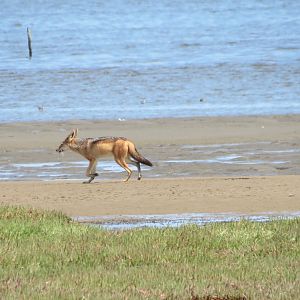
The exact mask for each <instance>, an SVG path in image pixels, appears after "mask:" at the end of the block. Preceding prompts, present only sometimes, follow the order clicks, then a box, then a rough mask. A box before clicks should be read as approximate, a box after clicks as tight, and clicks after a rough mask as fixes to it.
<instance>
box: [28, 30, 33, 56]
mask: <svg viewBox="0 0 300 300" xmlns="http://www.w3.org/2000/svg"><path fill="white" fill-rule="evenodd" d="M27 39H28V50H29V59H31V57H32V48H31V40H32V39H31V30H30V29H29V28H28V27H27Z"/></svg>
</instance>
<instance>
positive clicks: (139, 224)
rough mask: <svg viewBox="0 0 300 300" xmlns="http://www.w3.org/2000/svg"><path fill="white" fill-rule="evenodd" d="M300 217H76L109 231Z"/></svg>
mask: <svg viewBox="0 0 300 300" xmlns="http://www.w3.org/2000/svg"><path fill="white" fill-rule="evenodd" d="M296 217H300V211H297V212H282V213H272V212H264V213H259V214H239V213H190V214H168V215H117V216H95V217H84V216H79V217H74V218H73V219H74V220H75V221H77V222H81V223H86V224H90V225H92V226H95V227H99V228H104V229H109V230H128V229H136V228H145V227H151V228H164V227H179V226H184V225H191V224H194V225H199V226H204V225H207V224H211V223H224V222H237V221H241V220H249V221H253V222H267V221H270V220H273V219H289V218H296Z"/></svg>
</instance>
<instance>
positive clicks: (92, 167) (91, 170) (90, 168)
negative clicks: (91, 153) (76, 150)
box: [83, 159, 98, 183]
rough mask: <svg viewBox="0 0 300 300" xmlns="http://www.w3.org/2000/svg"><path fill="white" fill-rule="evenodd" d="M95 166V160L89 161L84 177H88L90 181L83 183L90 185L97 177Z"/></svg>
mask: <svg viewBox="0 0 300 300" xmlns="http://www.w3.org/2000/svg"><path fill="white" fill-rule="evenodd" d="M96 165H97V160H96V159H92V160H90V163H89V166H88V168H87V170H86V173H85V175H86V176H87V177H90V179H89V180H88V181H84V182H83V183H91V182H92V181H93V180H94V179H95V177H96V176H98V173H96Z"/></svg>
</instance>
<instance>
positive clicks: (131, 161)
mask: <svg viewBox="0 0 300 300" xmlns="http://www.w3.org/2000/svg"><path fill="white" fill-rule="evenodd" d="M128 163H129V164H131V165H134V166H136V168H137V169H138V178H137V179H138V180H141V179H142V172H141V164H140V163H139V162H138V161H135V160H133V159H131V158H129V160H128Z"/></svg>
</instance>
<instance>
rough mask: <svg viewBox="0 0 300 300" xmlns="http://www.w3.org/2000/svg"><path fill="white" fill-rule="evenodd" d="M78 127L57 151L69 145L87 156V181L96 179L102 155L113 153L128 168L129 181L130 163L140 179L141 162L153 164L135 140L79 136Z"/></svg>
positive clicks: (116, 159)
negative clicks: (135, 168)
mask: <svg viewBox="0 0 300 300" xmlns="http://www.w3.org/2000/svg"><path fill="white" fill-rule="evenodd" d="M77 135H78V129H76V130H73V131H72V132H71V133H70V134H69V135H68V136H67V138H66V139H65V140H64V141H63V142H62V143H61V144H60V146H59V147H58V149H57V150H56V151H57V152H62V151H64V150H65V149H66V148H67V147H68V148H69V149H71V150H73V151H74V152H77V153H79V154H80V155H82V156H83V157H85V158H86V159H87V160H88V161H89V162H90V163H89V166H88V168H87V170H86V176H88V177H90V179H89V180H88V181H87V183H90V182H92V181H93V180H94V178H95V177H96V176H98V174H97V173H96V166H97V160H98V159H99V158H100V157H103V156H107V155H112V156H113V157H114V159H115V161H116V162H117V163H118V164H119V165H120V166H121V167H122V168H123V169H125V170H126V172H127V174H128V176H127V178H126V179H125V180H124V181H128V180H129V178H130V176H131V174H132V171H131V170H130V168H129V167H128V164H133V165H135V166H136V167H137V169H138V180H140V179H141V178H142V174H141V167H140V163H142V164H145V165H148V166H152V163H151V162H150V161H149V160H147V159H146V158H144V157H143V156H142V155H140V154H139V152H138V151H137V150H136V148H135V145H134V143H133V142H131V141H129V140H128V139H126V138H123V137H101V138H96V139H95V138H83V139H80V138H77Z"/></svg>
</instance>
